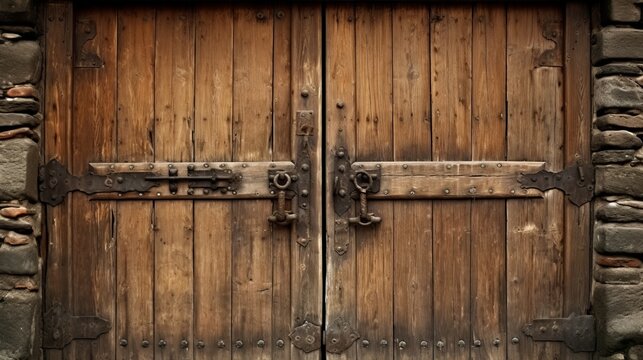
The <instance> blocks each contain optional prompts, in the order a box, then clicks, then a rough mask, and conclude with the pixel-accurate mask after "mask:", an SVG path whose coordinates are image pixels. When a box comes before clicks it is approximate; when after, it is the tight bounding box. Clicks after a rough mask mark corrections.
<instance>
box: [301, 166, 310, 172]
mask: <svg viewBox="0 0 643 360" xmlns="http://www.w3.org/2000/svg"><path fill="white" fill-rule="evenodd" d="M301 169H302V170H304V171H308V170H309V169H310V165H308V164H303V165H302V166H301Z"/></svg>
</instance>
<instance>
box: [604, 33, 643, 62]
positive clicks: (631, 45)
mask: <svg viewBox="0 0 643 360" xmlns="http://www.w3.org/2000/svg"><path fill="white" fill-rule="evenodd" d="M592 40H593V41H592V43H593V45H592V62H593V63H594V64H598V63H601V62H604V61H606V60H623V59H631V60H642V59H643V30H639V29H632V28H617V27H605V28H603V29H601V31H599V32H598V33H597V34H596V36H595V37H594V38H593V39H592Z"/></svg>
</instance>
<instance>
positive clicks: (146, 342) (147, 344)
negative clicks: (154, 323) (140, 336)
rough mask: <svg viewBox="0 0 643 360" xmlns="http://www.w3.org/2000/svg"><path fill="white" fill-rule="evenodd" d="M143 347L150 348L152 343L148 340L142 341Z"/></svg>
mask: <svg viewBox="0 0 643 360" xmlns="http://www.w3.org/2000/svg"><path fill="white" fill-rule="evenodd" d="M141 346H142V347H144V348H146V347H149V346H150V342H149V341H148V340H143V341H141Z"/></svg>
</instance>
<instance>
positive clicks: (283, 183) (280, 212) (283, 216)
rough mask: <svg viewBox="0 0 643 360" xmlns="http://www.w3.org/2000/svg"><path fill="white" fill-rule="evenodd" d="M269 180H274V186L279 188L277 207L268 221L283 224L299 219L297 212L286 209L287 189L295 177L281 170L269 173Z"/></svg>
mask: <svg viewBox="0 0 643 360" xmlns="http://www.w3.org/2000/svg"><path fill="white" fill-rule="evenodd" d="M268 180H269V181H271V182H272V186H274V187H275V188H277V209H276V210H275V211H273V213H272V215H270V216H268V221H270V222H271V223H275V224H277V225H282V226H286V225H290V224H291V223H292V222H293V221H295V220H297V214H295V213H293V212H292V211H291V210H286V190H288V188H289V187H290V185H292V180H293V179H292V177H291V176H290V174H288V173H287V172H285V171H279V172H277V173H276V174H271V175H269V177H268Z"/></svg>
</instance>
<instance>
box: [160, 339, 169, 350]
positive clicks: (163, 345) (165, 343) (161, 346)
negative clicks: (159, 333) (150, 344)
mask: <svg viewBox="0 0 643 360" xmlns="http://www.w3.org/2000/svg"><path fill="white" fill-rule="evenodd" d="M165 346H167V341H165V340H163V339H161V340H159V347H160V348H164V347H165Z"/></svg>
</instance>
